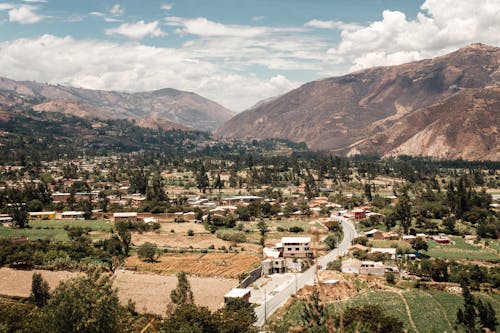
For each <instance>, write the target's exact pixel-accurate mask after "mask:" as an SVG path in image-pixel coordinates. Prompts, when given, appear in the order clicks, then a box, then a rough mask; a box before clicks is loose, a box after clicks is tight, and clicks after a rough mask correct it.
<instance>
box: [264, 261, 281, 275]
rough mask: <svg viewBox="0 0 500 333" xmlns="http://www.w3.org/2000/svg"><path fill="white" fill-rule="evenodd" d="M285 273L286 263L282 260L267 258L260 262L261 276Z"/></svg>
mask: <svg viewBox="0 0 500 333" xmlns="http://www.w3.org/2000/svg"><path fill="white" fill-rule="evenodd" d="M285 272H286V262H285V259H284V258H267V259H264V260H263V261H262V274H264V275H271V274H281V273H285Z"/></svg>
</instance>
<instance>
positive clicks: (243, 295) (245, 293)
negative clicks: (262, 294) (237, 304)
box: [224, 288, 251, 302]
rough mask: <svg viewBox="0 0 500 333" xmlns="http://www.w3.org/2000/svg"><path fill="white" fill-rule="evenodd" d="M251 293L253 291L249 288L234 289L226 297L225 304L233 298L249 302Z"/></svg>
mask: <svg viewBox="0 0 500 333" xmlns="http://www.w3.org/2000/svg"><path fill="white" fill-rule="evenodd" d="M250 292H251V290H250V289H249V288H233V289H231V290H230V291H229V292H228V293H227V294H225V295H224V302H227V301H228V300H229V299H232V298H239V299H243V300H245V301H248V300H249V299H250Z"/></svg>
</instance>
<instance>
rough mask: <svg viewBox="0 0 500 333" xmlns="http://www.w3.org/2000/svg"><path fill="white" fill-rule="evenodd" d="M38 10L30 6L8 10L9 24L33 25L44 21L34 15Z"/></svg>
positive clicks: (39, 16)
mask: <svg viewBox="0 0 500 333" xmlns="http://www.w3.org/2000/svg"><path fill="white" fill-rule="evenodd" d="M37 9H38V8H37V7H34V6H31V5H21V6H18V7H14V8H12V9H10V10H9V22H17V23H21V24H34V23H37V22H39V21H41V20H43V19H44V17H43V16H42V15H39V14H37V13H36V10H37Z"/></svg>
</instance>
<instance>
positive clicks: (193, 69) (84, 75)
mask: <svg viewBox="0 0 500 333" xmlns="http://www.w3.org/2000/svg"><path fill="white" fill-rule="evenodd" d="M498 17H500V0H482V1H477V2H476V1H468V2H467V1H456V0H418V1H417V0H342V1H340V0H328V1H327V0H321V1H319V0H316V1H314V0H309V1H306V0H253V1H236V0H182V1H137V0H128V1H97V0H71V1H70V0H23V1H21V0H12V1H0V76H6V77H10V78H13V79H18V80H37V81H40V82H49V83H53V84H58V83H59V84H66V85H72V86H78V87H86V88H91V89H105V90H123V91H145V90H153V89H160V88H165V87H171V88H176V89H181V90H188V91H193V92H196V93H199V94H201V95H203V96H205V97H208V98H211V99H213V100H215V101H217V102H219V103H221V104H223V105H224V106H226V107H228V108H230V109H232V110H235V111H241V110H243V109H245V108H248V107H250V106H251V105H253V104H254V103H256V102H258V101H259V100H262V99H265V98H268V97H272V96H275V95H279V94H282V93H285V92H286V91H288V90H290V89H293V88H296V87H298V86H299V85H300V84H302V83H305V82H308V81H311V80H316V79H320V78H324V77H328V76H335V75H341V74H345V73H348V72H350V71H355V70H359V69H363V68H368V67H371V66H380V65H393V64H400V63H404V62H408V61H413V60H419V59H422V58H428V57H433V56H436V55H440V54H444V53H446V52H450V51H453V50H455V49H457V48H459V47H462V46H465V45H467V44H470V43H473V42H483V43H488V44H492V45H496V46H498V45H500V37H499V36H498V35H499V34H498V32H499V31H500V23H499V21H500V20H498Z"/></svg>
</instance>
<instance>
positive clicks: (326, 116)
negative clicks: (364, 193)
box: [215, 44, 500, 159]
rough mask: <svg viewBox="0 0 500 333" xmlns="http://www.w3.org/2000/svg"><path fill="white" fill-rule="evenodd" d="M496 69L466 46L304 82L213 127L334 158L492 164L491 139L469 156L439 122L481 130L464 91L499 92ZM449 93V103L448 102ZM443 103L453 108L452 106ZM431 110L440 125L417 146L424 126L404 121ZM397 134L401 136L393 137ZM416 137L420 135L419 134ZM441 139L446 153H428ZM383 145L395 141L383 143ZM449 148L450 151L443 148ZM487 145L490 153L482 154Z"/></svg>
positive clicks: (483, 51) (495, 56)
mask: <svg viewBox="0 0 500 333" xmlns="http://www.w3.org/2000/svg"><path fill="white" fill-rule="evenodd" d="M499 64H500V49H499V48H497V47H493V46H487V45H483V44H472V45H470V46H467V47H464V48H462V49H459V50H458V51H455V52H453V53H450V54H447V55H444V56H440V57H437V58H433V59H426V60H421V61H416V62H411V63H407V64H403V65H399V66H388V67H375V68H370V69H366V70H362V71H358V72H355V73H351V74H348V75H344V76H340V77H333V78H328V79H323V80H318V81H314V82H309V83H306V84H304V85H302V86H301V87H299V88H297V89H295V90H292V91H290V92H288V93H286V94H284V95H282V96H280V97H279V98H277V99H274V100H271V101H270V102H267V103H263V104H261V105H259V106H257V107H256V108H254V109H251V110H247V111H244V112H242V113H240V114H238V115H236V116H235V117H233V118H232V119H230V120H229V121H228V122H226V123H225V124H224V125H222V126H221V127H220V128H218V129H217V130H216V131H215V134H217V135H220V136H227V137H236V138H256V139H262V138H271V137H279V138H286V139H288V140H291V141H295V142H305V143H306V144H307V145H308V146H309V147H310V148H312V149H320V150H329V151H332V152H333V153H337V154H347V153H351V154H352V153H356V152H376V153H378V154H381V155H387V154H398V153H401V154H402V153H404V154H411V155H420V154H423V155H430V156H447V157H450V158H454V157H457V158H458V157H463V158H469V157H470V158H475V159H476V158H486V157H487V156H493V157H494V156H497V157H496V159H498V150H499V149H500V148H499V147H500V145H499V141H498V136H496V135H495V136H493V137H492V139H494V140H495V141H494V142H493V143H491V142H489V143H484V142H483V141H481V142H476V141H474V144H475V145H477V147H476V148H477V151H476V152H475V153H474V154H472V153H471V152H470V151H471V150H473V149H474V147H467V148H465V147H464V146H463V145H465V144H473V143H471V142H463V141H461V140H458V141H456V142H454V140H456V139H457V138H459V137H460V138H461V136H459V137H456V138H455V139H454V138H453V137H451V136H450V137H448V135H451V134H453V133H450V131H447V129H448V127H447V126H446V125H447V123H446V122H445V119H453V120H455V122H456V121H457V117H458V115H460V117H464V118H462V121H463V122H464V123H467V124H468V125H467V126H468V127H464V126H465V124H461V125H463V126H462V127H460V128H464V129H465V128H467V129H469V130H478V131H479V130H481V129H484V128H486V127H488V124H482V123H480V122H481V121H484V119H489V118H488V117H486V116H485V117H483V116H481V117H476V116H475V115H476V114H475V113H474V110H476V109H477V108H478V107H480V103H482V102H480V101H481V100H482V98H478V99H475V98H473V97H471V96H470V95H469V94H467V93H464V91H466V90H468V89H482V88H487V87H499V86H500V70H499V67H498V66H499ZM471 94H472V95H473V96H474V94H484V96H483V95H481V96H483V97H485V96H487V100H488V103H495V100H494V99H495V98H496V96H497V94H496V93H495V92H494V90H491V89H490V90H485V91H481V90H478V91H475V93H474V92H472V93H471ZM455 95H457V97H456V99H451V100H448V99H449V98H452V97H453V96H455ZM490 98H493V100H491V99H490ZM459 100H462V101H464V100H467V103H465V104H460V103H456V104H453V103H454V102H453V101H459ZM450 105H455V108H451V107H450ZM431 106H433V107H431ZM436 110H439V112H438V113H439V115H440V117H441V118H440V119H441V120H442V121H438V120H439V119H435V120H434V122H433V123H432V124H430V123H429V124H428V123H427V122H426V121H423V122H422V126H423V125H424V124H426V126H431V125H432V126H431V127H432V135H430V132H428V134H427V135H428V136H427V137H426V138H427V141H425V142H424V141H422V142H420V141H419V140H421V139H422V140H423V137H422V135H423V132H421V131H424V130H425V129H426V130H427V131H430V130H431V128H430V127H429V128H428V127H426V126H424V127H422V128H420V129H419V130H418V131H416V130H417V128H416V124H414V123H412V122H411V119H412V118H409V117H410V116H411V115H412V114H413V113H415V117H417V118H419V119H423V118H424V117H425V115H427V114H429V112H437V111H436ZM497 110H498V109H497ZM484 112H485V113H488V114H492V115H494V113H495V110H494V109H490V108H486V109H485V110H484ZM497 113H498V112H497ZM454 115H455V118H453V117H454ZM497 118H498V117H497ZM473 122H476V123H475V124H472V123H473ZM490 125H491V126H493V128H491V129H490V131H492V132H494V133H496V131H497V130H498V122H497V121H496V122H492V123H491V124H490ZM396 129H397V132H399V133H402V135H399V136H397V135H396ZM391 131H392V132H391ZM409 133H415V136H413V137H412V138H413V139H412V140H413V141H412V143H411V144H410V142H406V141H407V140H409V137H408V135H409ZM417 133H421V136H418V135H417ZM426 133H427V132H426ZM403 134H404V135H403ZM442 135H444V136H445V139H443V140H444V141H443V142H447V144H443V145H441V146H439V147H440V148H439V149H451V148H453V149H452V150H451V151H449V152H441V151H436V149H438V148H437V147H438V146H436V147H434V148H432V147H431V144H432V143H431V142H429V140H430V138H431V137H432V138H437V137H440V136H442ZM470 135H475V136H474V137H475V138H477V140H483V139H484V137H483V136H482V135H481V133H471V134H470ZM389 139H391V140H395V141H394V142H388V141H387V140H389ZM405 140H406V141H405ZM405 143H406V145H405ZM452 143H453V144H456V146H453V147H452V146H450V145H451V144H452ZM419 144H421V145H422V146H421V147H420V146H419ZM491 144H493V146H492V147H490V145H491ZM358 146H359V148H358ZM416 147H419V148H418V149H417V148H416ZM487 147H490V148H491V149H493V152H492V151H488V148H487ZM439 149H438V150H439Z"/></svg>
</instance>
